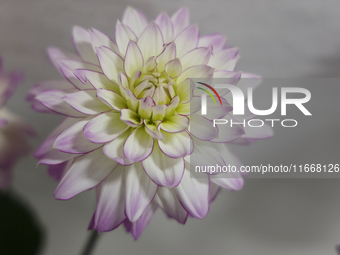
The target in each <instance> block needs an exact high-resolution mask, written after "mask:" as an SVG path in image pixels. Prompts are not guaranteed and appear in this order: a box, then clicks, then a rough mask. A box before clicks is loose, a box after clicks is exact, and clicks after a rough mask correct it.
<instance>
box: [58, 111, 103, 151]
mask: <svg viewBox="0 0 340 255" xmlns="http://www.w3.org/2000/svg"><path fill="white" fill-rule="evenodd" d="M91 119H92V118H84V119H82V120H79V121H78V122H76V123H75V124H73V125H72V126H70V127H69V128H67V129H65V130H64V131H63V132H62V133H61V134H60V135H59V136H58V137H57V138H56V140H55V142H54V145H53V147H54V148H55V149H58V150H60V151H62V152H65V153H75V154H82V153H87V152H90V151H93V150H95V149H98V148H99V147H100V146H101V145H100V144H95V143H92V142H90V141H89V140H88V139H87V138H86V137H85V136H84V133H83V129H84V127H85V125H86V124H87V123H89V122H90V120H91Z"/></svg>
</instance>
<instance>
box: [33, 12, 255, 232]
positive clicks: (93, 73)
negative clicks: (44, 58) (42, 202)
mask: <svg viewBox="0 0 340 255" xmlns="http://www.w3.org/2000/svg"><path fill="white" fill-rule="evenodd" d="M73 40H74V44H75V47H76V49H77V52H78V54H77V55H74V54H72V53H68V52H64V51H61V50H59V49H57V48H49V49H48V55H49V57H50V59H51V61H52V63H53V64H54V66H55V67H56V68H57V69H58V70H60V72H61V74H62V75H63V76H64V79H62V80H57V81H47V82H42V83H39V84H37V85H36V87H35V88H34V89H33V90H32V92H31V96H30V98H31V99H32V101H33V107H34V108H35V109H36V110H38V111H42V112H55V113H59V114H62V115H65V116H67V118H66V119H65V120H64V121H63V122H62V123H61V124H60V126H58V127H57V128H56V129H55V130H54V131H53V132H52V134H51V135H50V136H49V137H48V138H47V140H46V141H45V142H44V143H43V144H42V145H41V147H40V148H39V149H38V150H37V152H36V156H37V157H38V158H39V159H40V163H42V164H47V165H50V168H49V170H50V173H51V174H52V175H53V176H54V177H56V178H57V179H59V180H60V182H59V185H58V187H57V189H56V192H55V197H56V198H57V199H70V198H72V197H73V196H75V195H77V194H79V193H81V192H83V191H85V190H88V189H92V188H94V187H96V191H97V208H96V211H95V213H94V216H93V219H92V221H91V224H90V228H92V229H96V230H98V231H99V232H103V231H110V230H112V229H114V228H116V227H117V226H119V225H120V224H121V223H123V222H124V223H125V226H126V228H127V229H128V230H129V231H130V232H131V233H132V235H133V236H134V237H135V238H138V236H139V235H140V234H141V232H142V231H143V229H144V228H145V226H146V225H147V224H148V222H149V221H150V219H151V217H152V215H153V213H154V212H155V210H156V209H157V208H158V207H160V208H162V209H163V210H164V212H165V213H166V214H167V215H168V216H170V217H171V218H174V219H175V220H177V221H178V222H179V223H182V224H184V223H185V222H186V220H187V217H188V215H190V216H192V217H196V218H199V219H202V218H204V217H205V216H206V215H207V213H208V210H209V204H210V202H211V201H212V200H213V199H214V197H215V196H216V194H217V192H218V190H219V188H220V187H223V188H227V189H233V190H238V189H241V187H242V185H243V179H242V176H241V175H235V178H211V179H210V178H209V175H207V174H206V175H204V177H203V178H200V179H195V178H190V173H189V161H190V159H189V155H190V157H191V159H195V160H198V161H203V160H206V162H214V163H213V164H216V160H218V162H220V163H223V162H225V161H227V160H228V162H229V163H230V162H233V163H234V164H239V163H238V161H237V159H236V158H235V157H234V156H233V154H231V153H227V154H226V155H220V154H219V152H218V150H219V149H218V148H217V147H218V146H222V147H223V146H224V143H227V142H231V141H234V140H237V139H238V138H240V137H241V136H242V135H244V134H245V130H244V129H243V128H242V127H231V128H226V129H223V131H219V130H218V129H217V128H212V127H211V126H212V125H211V124H212V122H211V119H213V118H219V117H223V116H226V115H228V114H229V113H230V112H231V111H232V107H231V106H230V105H229V104H228V102H227V100H226V99H225V98H223V96H224V95H225V94H226V93H227V91H224V92H225V93H224V94H223V93H220V95H221V96H222V101H223V107H219V108H217V107H216V109H214V111H213V114H211V115H210V116H207V117H206V118H205V117H203V116H201V115H200V114H194V113H193V112H192V108H193V106H196V105H198V104H199V103H200V101H199V100H197V99H198V98H197V97H195V93H196V92H195V86H192V85H191V84H190V80H189V78H213V77H219V78H230V79H231V80H232V81H233V83H234V84H235V85H236V84H237V82H238V81H239V80H240V78H241V73H240V72H236V71H234V69H235V65H236V62H237V60H238V58H239V57H238V50H237V48H226V47H225V41H226V39H225V37H224V36H223V35H221V34H213V35H208V36H203V37H200V36H199V30H198V27H197V25H190V23H189V13H188V11H187V10H186V9H180V10H179V11H177V12H176V13H175V14H174V15H173V16H172V17H171V18H170V17H168V15H167V14H165V13H162V14H160V15H158V16H157V17H156V18H155V20H154V21H151V22H150V23H149V22H148V20H147V19H146V18H145V16H144V15H143V14H142V13H140V12H139V11H137V10H134V9H133V8H130V7H129V8H127V10H126V11H125V13H124V15H123V19H122V21H121V22H120V21H118V22H117V24H116V29H115V41H113V40H112V39H111V38H109V37H108V36H106V35H105V34H103V33H102V32H100V31H98V30H96V29H90V30H85V29H83V28H80V27H74V29H73ZM243 75H244V76H248V77H251V75H249V74H243ZM254 77H255V76H254ZM222 101H221V103H222ZM196 112H197V110H196ZM197 123H199V124H200V127H201V128H198V129H197V128H196V129H192V130H190V128H189V125H195V124H197ZM248 138H252V137H251V136H250V137H246V138H245V139H248ZM215 143H216V145H215ZM219 143H220V144H219ZM216 146H217V147H216ZM223 149H224V150H227V148H226V147H223ZM229 177H230V176H229Z"/></svg>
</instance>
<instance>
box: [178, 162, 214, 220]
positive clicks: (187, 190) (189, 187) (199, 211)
mask: <svg viewBox="0 0 340 255" xmlns="http://www.w3.org/2000/svg"><path fill="white" fill-rule="evenodd" d="M174 191H175V194H176V195H177V197H178V199H179V201H180V203H181V204H182V206H183V207H184V209H185V210H186V211H187V212H188V213H189V214H190V215H191V216H193V217H196V218H198V219H203V218H204V217H205V216H206V215H207V214H208V211H209V178H208V176H201V177H200V178H197V177H196V178H191V177H190V171H189V168H188V166H186V170H185V171H184V174H183V178H182V181H181V183H180V184H179V185H178V186H177V187H175V188H174Z"/></svg>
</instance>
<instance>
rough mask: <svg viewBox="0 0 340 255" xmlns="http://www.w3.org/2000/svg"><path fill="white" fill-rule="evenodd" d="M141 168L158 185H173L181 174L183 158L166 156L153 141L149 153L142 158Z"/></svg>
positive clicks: (179, 178) (177, 182)
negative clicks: (152, 146)
mask: <svg viewBox="0 0 340 255" xmlns="http://www.w3.org/2000/svg"><path fill="white" fill-rule="evenodd" d="M143 168H144V170H145V172H146V173H147V175H148V176H149V177H150V178H151V179H152V180H153V182H154V183H156V184H157V185H158V186H165V187H175V186H177V185H178V184H179V183H180V182H181V179H182V176H183V172H184V159H183V158H170V157H168V156H166V155H165V154H164V153H163V152H162V151H161V150H160V149H159V147H158V144H157V143H155V145H154V148H153V151H152V153H151V155H150V156H149V157H148V158H146V159H145V160H143Z"/></svg>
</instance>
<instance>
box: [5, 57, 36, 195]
mask: <svg viewBox="0 0 340 255" xmlns="http://www.w3.org/2000/svg"><path fill="white" fill-rule="evenodd" d="M22 78H23V75H22V74H21V73H18V72H11V73H8V74H7V73H5V71H4V70H3V66H2V59H1V58H0V190H4V189H7V188H8V187H9V186H10V184H11V180H12V171H11V170H12V168H13V166H14V164H15V163H16V161H17V160H18V158H20V157H22V156H24V155H26V154H27V153H28V152H29V149H30V146H29V143H28V137H29V136H32V135H34V131H33V129H32V128H31V127H30V126H29V125H28V124H27V123H25V122H24V121H23V120H22V119H21V118H20V117H18V116H16V115H15V114H13V113H12V112H10V111H9V110H8V109H7V108H6V107H4V106H5V104H6V103H7V101H8V99H9V98H10V97H11V95H12V93H13V92H14V90H15V88H16V87H17V85H18V84H19V83H20V81H21V80H22Z"/></svg>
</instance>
